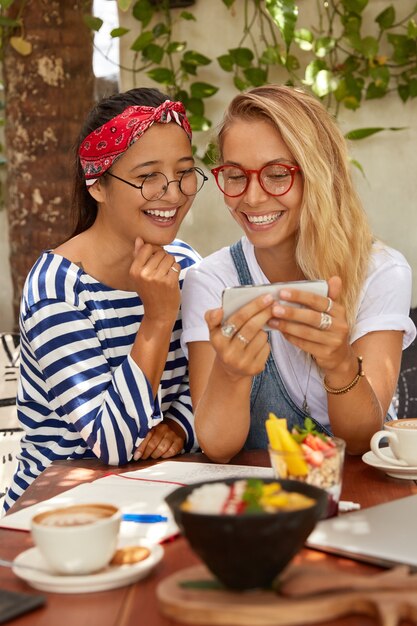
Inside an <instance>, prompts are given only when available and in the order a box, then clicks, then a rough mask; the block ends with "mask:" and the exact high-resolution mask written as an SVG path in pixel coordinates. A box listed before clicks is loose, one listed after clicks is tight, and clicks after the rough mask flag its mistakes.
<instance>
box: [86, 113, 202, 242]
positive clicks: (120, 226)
mask: <svg viewBox="0 0 417 626" xmlns="http://www.w3.org/2000/svg"><path fill="white" fill-rule="evenodd" d="M193 166H194V158H193V156H192V150H191V144H190V141H189V139H188V137H187V135H186V133H185V132H184V130H183V129H182V128H181V127H180V126H178V125H177V124H175V123H171V124H154V125H153V126H151V128H149V130H147V131H146V132H145V133H144V135H142V136H141V137H140V139H138V140H137V141H136V143H134V144H133V145H132V146H131V147H130V148H129V149H128V150H127V151H126V152H125V153H124V154H123V155H122V156H121V157H120V158H119V159H118V160H117V161H116V163H115V164H114V165H113V167H112V168H111V173H112V174H114V175H115V176H118V177H120V178H123V179H124V180H125V181H128V182H129V183H132V184H133V185H137V186H140V185H142V184H143V181H144V179H145V177H146V176H148V175H151V174H154V173H155V172H162V173H163V174H165V176H166V177H167V179H168V181H172V180H179V179H180V178H181V176H182V175H183V174H184V172H187V170H189V169H190V168H192V167H193ZM90 193H91V194H92V195H93V197H94V198H95V199H96V200H97V202H98V206H99V209H98V216H97V220H96V222H97V223H98V224H99V225H100V226H101V228H104V229H105V230H106V231H109V230H110V231H111V232H112V233H113V234H114V235H117V236H118V237H119V238H121V239H123V240H125V241H128V242H130V243H133V242H134V241H135V239H136V237H141V238H142V239H143V240H144V241H145V242H147V243H152V244H157V245H166V244H168V243H170V242H171V241H172V240H173V239H174V238H175V236H176V234H177V232H178V229H179V227H180V225H181V222H182V221H183V219H184V217H185V216H186V214H187V212H188V210H189V208H190V206H191V204H192V202H193V199H194V196H185V195H184V194H183V193H181V191H180V189H179V185H178V183H176V182H172V183H171V184H170V185H169V186H168V190H167V192H166V193H165V194H164V196H163V197H162V198H160V199H159V200H145V199H144V198H143V196H142V194H141V191H140V189H135V188H134V187H132V186H130V185H128V184H126V183H125V182H123V181H121V180H117V179H116V178H112V177H109V176H107V177H106V176H104V177H103V179H102V180H100V179H99V181H98V182H97V183H96V184H95V185H93V186H92V187H91V188H90Z"/></svg>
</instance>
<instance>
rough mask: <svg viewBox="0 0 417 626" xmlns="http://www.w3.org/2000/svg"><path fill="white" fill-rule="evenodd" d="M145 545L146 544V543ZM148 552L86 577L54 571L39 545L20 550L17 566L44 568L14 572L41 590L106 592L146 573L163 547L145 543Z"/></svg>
mask: <svg viewBox="0 0 417 626" xmlns="http://www.w3.org/2000/svg"><path fill="white" fill-rule="evenodd" d="M146 545H147V544H146ZM147 547H148V548H149V550H150V551H151V553H150V555H149V556H148V558H146V559H144V560H143V561H139V562H138V563H133V564H132V565H118V566H117V565H108V566H107V567H106V568H105V569H102V570H100V571H99V572H97V573H96V574H89V575H87V576H85V575H83V576H65V575H60V574H54V573H53V571H52V570H51V569H50V568H49V566H48V564H47V563H46V561H45V560H44V558H43V557H42V555H41V553H40V552H39V550H38V548H30V549H29V550H26V551H25V552H21V554H19V555H18V556H17V557H16V558H15V560H14V563H15V564H16V565H30V566H31V567H39V568H42V569H44V570H45V573H43V572H37V571H33V570H29V569H24V568H23V567H13V572H14V573H15V574H16V576H18V577H19V578H22V579H23V580H25V581H26V582H27V583H29V585H31V586H32V587H34V588H35V589H40V590H41V591H51V592H53V593H91V592H93V591H106V590H107V589H115V588H116V587H124V586H125V585H130V584H131V583H134V582H136V581H137V580H140V579H141V578H145V576H147V575H148V574H149V572H150V571H151V570H152V569H153V568H154V567H155V565H156V564H157V563H159V561H160V560H161V559H162V556H163V554H164V550H163V548H162V547H161V546H160V545H158V544H157V545H153V546H151V545H147Z"/></svg>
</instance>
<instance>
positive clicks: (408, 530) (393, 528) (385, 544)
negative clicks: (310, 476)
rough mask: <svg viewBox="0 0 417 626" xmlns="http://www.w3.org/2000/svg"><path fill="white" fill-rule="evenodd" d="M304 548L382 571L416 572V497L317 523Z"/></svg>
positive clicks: (408, 497) (401, 499)
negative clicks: (400, 567)
mask: <svg viewBox="0 0 417 626" xmlns="http://www.w3.org/2000/svg"><path fill="white" fill-rule="evenodd" d="M306 545H307V546H308V547H309V548H314V549H317V550H322V551H324V552H330V553H332V554H339V555H342V556H346V557H349V558H351V559H356V560H359V561H367V562H370V563H375V564H376V565H382V566H384V567H391V566H392V565H398V564H405V565H409V566H411V568H412V569H417V495H412V496H407V497H406V498H400V499H399V500H393V501H391V502H386V503H385V504H378V505H377V506H373V507H369V508H367V509H362V510H359V511H353V512H351V513H343V514H342V515H339V516H338V517H332V518H330V519H327V520H323V521H321V522H318V524H317V526H316V527H315V529H314V530H313V532H312V533H311V534H310V536H309V537H308V539H307V542H306Z"/></svg>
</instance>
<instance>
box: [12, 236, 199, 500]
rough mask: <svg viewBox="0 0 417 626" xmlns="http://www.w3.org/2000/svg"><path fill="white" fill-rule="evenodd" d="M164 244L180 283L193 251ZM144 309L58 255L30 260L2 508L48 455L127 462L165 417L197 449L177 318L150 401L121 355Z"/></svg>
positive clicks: (144, 383)
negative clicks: (17, 439)
mask: <svg viewBox="0 0 417 626" xmlns="http://www.w3.org/2000/svg"><path fill="white" fill-rule="evenodd" d="M165 249H166V250H167V252H169V253H170V254H172V255H174V256H175V258H176V261H177V262H178V263H179V264H180V265H181V274H180V286H181V287H182V281H183V278H184V274H185V270H186V269H187V268H188V267H190V266H191V265H193V264H194V263H195V262H196V261H198V260H199V258H200V257H199V256H198V254H197V253H196V252H195V251H194V250H193V249H192V248H191V247H190V246H188V245H187V244H185V243H184V242H182V241H180V240H175V241H174V242H173V243H172V244H170V245H168V246H166V247H165ZM143 312H144V311H143V305H142V302H141V300H140V298H139V297H138V295H137V294H136V293H135V292H130V291H120V290H117V289H112V288H110V287H107V286H105V285H103V284H102V283H100V282H98V281H97V280H96V279H94V278H92V277H91V276H89V275H88V274H86V273H85V272H84V271H83V270H82V269H81V268H80V267H78V266H77V265H75V264H74V263H71V262H70V261H68V259H65V258H64V257H62V256H60V255H57V254H54V253H53V252H45V253H44V254H43V255H42V256H41V257H40V258H39V259H38V260H37V262H36V263H35V265H34V267H33V268H32V270H31V272H30V274H29V276H28V277H27V280H26V283H25V287H24V290H23V296H22V304H21V312H20V332H21V367H20V381H19V388H18V397H17V408H18V416H19V420H20V423H21V425H22V427H23V428H24V430H25V434H24V436H23V439H22V449H21V452H20V453H19V455H18V468H17V471H16V473H15V475H14V479H13V483H12V485H11V487H10V489H9V491H8V492H7V496H6V499H5V504H4V508H5V510H7V509H8V508H9V507H10V506H11V505H12V504H13V502H15V501H16V500H17V498H18V497H19V496H20V495H21V494H22V493H23V491H24V490H25V489H26V488H27V487H28V486H29V485H30V483H31V482H32V481H33V480H34V479H35V478H36V477H37V476H38V475H39V474H40V473H41V472H42V471H43V470H44V469H45V468H46V467H47V466H48V465H49V464H50V463H52V461H54V460H57V459H78V458H81V457H83V458H87V457H94V456H96V457H98V458H100V459H101V460H102V461H103V462H104V463H107V464H109V465H122V464H124V463H126V462H128V461H129V460H131V459H132V455H133V453H134V451H135V450H136V448H137V446H138V445H139V444H140V442H141V441H142V440H143V438H144V437H145V436H146V434H147V433H148V431H149V430H150V429H151V428H152V427H153V426H155V425H156V424H158V423H159V422H161V421H162V419H163V417H164V416H165V417H169V418H171V419H173V420H175V421H177V422H178V423H180V424H181V426H182V427H183V428H184V430H185V431H186V435H187V436H186V442H185V446H184V450H185V451H187V452H189V451H192V450H195V449H197V442H196V440H195V436H194V427H193V414H192V408H191V399H190V392H189V385H188V371H187V361H186V358H185V356H184V353H183V351H182V349H181V346H180V334H181V330H182V322H181V316H180V314H179V315H178V318H177V320H176V322H175V325H174V329H173V333H172V337H171V343H170V348H169V354H168V359H167V363H166V366H165V370H164V373H163V375H162V378H161V383H160V387H159V391H158V397H157V398H154V397H153V393H152V388H151V385H150V384H149V382H148V380H147V379H146V377H145V375H144V374H143V372H142V371H141V369H140V368H139V367H138V365H137V364H136V363H135V362H134V361H133V359H132V358H131V357H130V355H129V353H130V350H131V347H132V345H133V342H134V340H135V337H136V333H137V331H138V328H139V326H140V323H141V320H142V318H143Z"/></svg>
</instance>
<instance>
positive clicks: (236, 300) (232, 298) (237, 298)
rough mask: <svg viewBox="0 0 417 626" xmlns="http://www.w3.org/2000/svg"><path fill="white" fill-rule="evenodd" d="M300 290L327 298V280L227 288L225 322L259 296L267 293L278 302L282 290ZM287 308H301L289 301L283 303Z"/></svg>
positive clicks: (224, 295) (223, 301)
mask: <svg viewBox="0 0 417 626" xmlns="http://www.w3.org/2000/svg"><path fill="white" fill-rule="evenodd" d="M284 288H286V289H300V290H302V291H309V292H311V293H316V294H318V295H319V296H327V292H328V286H327V282H326V281H325V280H297V281H294V282H287V283H285V282H284V283H270V284H268V285H241V286H239V287H227V288H226V289H224V290H223V294H222V307H223V321H225V320H227V319H229V317H230V316H231V315H233V313H235V312H236V311H237V310H238V309H240V308H241V307H242V306H244V305H245V304H248V302H251V301H252V300H254V299H255V298H257V297H258V296H262V295H265V294H267V293H270V294H272V296H273V297H274V298H275V300H276V301H277V302H281V301H280V299H279V292H280V290H281V289H284ZM282 304H284V305H285V306H300V305H298V304H293V303H290V302H287V301H285V302H284V301H282ZM264 330H272V328H269V326H265V327H264Z"/></svg>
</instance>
